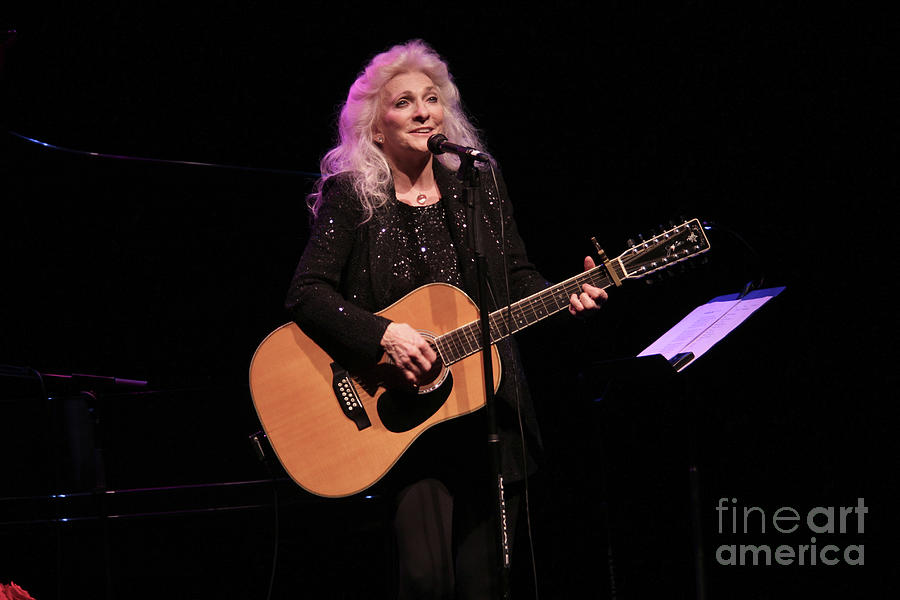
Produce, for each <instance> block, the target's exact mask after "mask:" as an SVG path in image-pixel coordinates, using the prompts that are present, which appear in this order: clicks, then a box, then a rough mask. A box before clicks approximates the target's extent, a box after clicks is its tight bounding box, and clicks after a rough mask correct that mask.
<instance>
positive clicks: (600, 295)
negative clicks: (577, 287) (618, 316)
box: [569, 256, 608, 317]
mask: <svg viewBox="0 0 900 600" xmlns="http://www.w3.org/2000/svg"><path fill="white" fill-rule="evenodd" d="M595 266H596V265H595V264H594V259H593V258H591V257H590V256H585V257H584V270H585V271H589V270H591V269H593V268H594V267H595ZM581 289H582V292H581V293H580V294H572V296H571V297H570V298H569V313H570V314H571V315H572V316H574V317H586V316H588V315H589V314H591V313H593V312H595V311H597V310H599V309H600V307H601V306H602V305H603V303H604V302H606V300H607V299H608V296H607V295H606V291H605V290H603V288H598V287H594V286H593V285H590V284H587V283H585V284H582V286H581Z"/></svg>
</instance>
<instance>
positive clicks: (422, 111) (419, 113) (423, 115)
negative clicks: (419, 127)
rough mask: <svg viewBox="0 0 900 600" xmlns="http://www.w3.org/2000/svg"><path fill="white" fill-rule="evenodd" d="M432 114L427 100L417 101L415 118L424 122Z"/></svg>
mask: <svg viewBox="0 0 900 600" xmlns="http://www.w3.org/2000/svg"><path fill="white" fill-rule="evenodd" d="M430 116H431V110H430V109H429V107H428V104H427V103H425V102H417V103H416V114H415V115H413V118H414V119H416V120H419V121H422V122H423V123H424V122H425V121H427V120H428V118H429V117H430Z"/></svg>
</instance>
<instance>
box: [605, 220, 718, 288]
mask: <svg viewBox="0 0 900 600" xmlns="http://www.w3.org/2000/svg"><path fill="white" fill-rule="evenodd" d="M709 247H710V246H709V239H707V237H706V232H705V231H704V229H703V225H702V224H701V223H700V221H699V219H691V220H690V221H685V222H684V223H682V224H681V225H676V226H675V227H672V228H671V229H668V230H666V231H664V232H662V233H660V234H659V235H655V236H653V237H652V238H650V239H649V240H643V241H642V242H641V243H639V244H635V245H634V246H632V247H631V248H629V249H628V250H626V251H625V252H623V253H622V254H620V255H619V257H618V259H617V260H618V262H619V264H620V265H621V267H622V270H623V272H624V275H625V278H628V279H640V278H641V277H645V276H647V275H649V274H651V273H655V272H656V271H661V270H662V269H666V268H668V267H670V266H672V265H674V264H677V263H680V262H682V261H685V260H688V259H689V258H692V257H694V256H697V255H699V254H703V253H704V252H706V251H707V250H709Z"/></svg>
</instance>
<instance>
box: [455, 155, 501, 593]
mask: <svg viewBox="0 0 900 600" xmlns="http://www.w3.org/2000/svg"><path fill="white" fill-rule="evenodd" d="M474 162H475V160H474V158H473V157H472V156H469V155H461V156H460V166H459V170H458V171H457V173H456V176H457V177H458V178H459V179H460V180H461V181H462V182H464V183H465V189H464V196H463V198H464V201H465V205H466V223H468V227H467V229H468V233H467V235H468V243H469V247H470V248H471V249H472V252H473V253H474V255H475V275H476V279H477V281H478V296H477V299H476V300H477V303H478V311H479V316H480V319H481V323H480V324H481V348H482V351H481V357H482V363H483V366H484V369H483V370H484V397H485V409H486V412H487V442H488V449H489V451H490V461H491V470H492V475H493V483H494V501H495V502H496V506H495V513H494V514H495V525H496V527H497V529H496V531H497V549H498V551H499V564H498V565H497V574H498V582H499V594H500V595H499V598H501V599H503V600H506V599H508V598H509V597H510V590H509V570H510V556H509V536H508V533H507V529H506V501H505V498H504V488H503V472H502V469H501V467H500V436H499V435H498V434H497V420H496V415H495V412H494V371H493V361H492V354H491V327H490V318H489V317H490V306H489V304H488V297H489V292H488V279H487V259H486V254H485V248H484V240H483V239H482V238H483V236H482V234H481V227H480V223H481V202H480V199H479V193H478V192H479V185H478V179H479V172H478V169H476V168H475V166H474Z"/></svg>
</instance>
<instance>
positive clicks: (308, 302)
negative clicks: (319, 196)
mask: <svg viewBox="0 0 900 600" xmlns="http://www.w3.org/2000/svg"><path fill="white" fill-rule="evenodd" d="M359 222H360V207H359V202H358V201H357V200H356V197H355V195H354V194H353V193H352V188H350V186H349V185H348V184H342V183H337V184H335V185H332V186H330V187H329V188H327V190H326V194H325V201H324V203H323V204H322V206H321V207H320V209H319V213H318V216H317V218H316V219H315V221H314V223H313V226H312V229H311V231H310V236H309V241H308V242H307V245H306V248H305V249H304V251H303V255H302V256H301V258H300V262H299V264H298V265H297V270H296V272H295V273H294V278H293V280H292V282H291V286H290V289H289V291H288V296H287V299H286V301H285V308H286V309H287V310H288V312H289V314H290V315H291V317H292V318H293V319H294V321H295V322H296V323H297V324H298V325H299V326H300V328H301V329H302V330H303V331H304V332H305V333H306V334H307V335H309V336H310V337H311V338H312V339H313V340H314V341H315V342H316V343H317V344H318V345H320V346H321V347H322V348H323V349H324V350H326V351H327V352H328V353H329V354H331V355H332V357H334V358H335V359H336V360H340V361H345V362H349V363H355V362H360V363H366V362H374V361H377V360H378V359H379V358H380V356H381V353H382V349H381V345H380V342H381V338H382V336H383V335H384V331H385V329H386V328H387V326H388V324H389V323H390V321H388V320H387V319H385V318H384V317H380V316H377V315H375V314H374V313H373V312H372V310H374V309H373V307H368V306H365V298H363V299H362V301H360V300H359V299H357V302H351V301H349V300H347V298H348V297H352V296H353V294H351V293H350V287H352V283H351V282H350V281H349V280H351V279H353V277H354V275H355V273H354V270H355V269H358V268H359V263H360V260H359V256H360V253H362V252H364V250H365V248H364V247H365V244H364V240H363V239H362V232H363V230H362V229H361V228H360V227H359Z"/></svg>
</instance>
